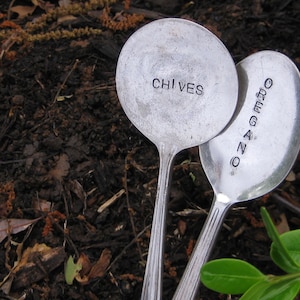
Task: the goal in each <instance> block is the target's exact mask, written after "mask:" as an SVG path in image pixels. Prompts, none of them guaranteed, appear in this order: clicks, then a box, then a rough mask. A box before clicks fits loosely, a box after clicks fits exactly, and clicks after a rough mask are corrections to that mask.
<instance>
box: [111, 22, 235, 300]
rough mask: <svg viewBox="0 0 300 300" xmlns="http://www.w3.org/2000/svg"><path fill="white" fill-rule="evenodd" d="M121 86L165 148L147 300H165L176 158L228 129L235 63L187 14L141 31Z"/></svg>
mask: <svg viewBox="0 0 300 300" xmlns="http://www.w3.org/2000/svg"><path fill="white" fill-rule="evenodd" d="M116 87H117V93H118V97H119V100H120V102H121V105H122V107H123V109H124V111H125V113H126V115H127V116H128V118H129V119H130V120H131V122H132V123H133V124H134V125H135V126H136V127H137V128H138V129H139V130H140V131H141V132H142V133H143V134H144V135H145V136H146V137H148V138H149V139H150V140H151V141H152V142H153V143H154V144H155V145H156V147H157V148H158V152H159V157H160V169H159V175H158V185H157V196H156V203H155V208H154V215H153V222H152V230H151V238H150V245H149V252H148V259H147V265H146V270H145V276H144V285H143V291H142V299H146V300H151V299H161V292H162V271H163V250H164V248H163V245H164V243H163V241H164V233H165V218H166V204H167V198H168V193H169V184H170V180H171V175H170V174H171V168H172V164H173V160H174V157H175V155H176V154H177V153H178V152H180V151H181V150H183V149H186V148H190V147H194V146H196V145H199V144H202V143H204V142H206V141H208V140H210V139H211V138H213V137H214V136H216V135H217V134H218V133H220V132H221V130H223V129H224V127H225V126H226V125H227V123H228V122H229V120H230V118H231V117H232V115H233V113H234V110H235V107H236V103H237V95H238V80H237V73H236V68H235V65H234V62H233V60H232V58H231V56H230V54H229V53H228V51H227V49H226V48H225V46H224V45H223V44H222V43H221V42H220V40H219V39H218V38H217V37H216V36H215V35H213V34H212V33H211V32H209V31H208V30H207V29H205V28H204V27H202V26H200V25H198V24H196V23H194V22H190V21H187V20H183V19H173V18H169V19H161V20H157V21H154V22H151V23H149V24H148V25H145V26H143V27H142V28H141V29H139V30H138V31H136V32H135V33H134V34H133V35H132V36H131V37H130V38H129V39H128V41H127V42H126V43H125V45H124V47H123V48H122V51H121V53H120V57H119V60H118V64H117V70H116Z"/></svg>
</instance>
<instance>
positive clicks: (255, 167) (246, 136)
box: [173, 51, 300, 300]
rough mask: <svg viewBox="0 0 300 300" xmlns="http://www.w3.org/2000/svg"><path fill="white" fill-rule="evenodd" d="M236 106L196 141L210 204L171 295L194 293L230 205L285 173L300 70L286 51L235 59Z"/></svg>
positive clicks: (297, 115) (297, 126)
mask: <svg viewBox="0 0 300 300" xmlns="http://www.w3.org/2000/svg"><path fill="white" fill-rule="evenodd" d="M237 71H238V77H239V87H240V88H239V101H238V109H237V111H236V113H235V117H234V118H233V120H232V122H231V124H229V126H228V128H227V129H226V130H225V131H224V132H223V133H222V134H220V135H219V136H217V137H216V138H214V139H212V140H211V141H209V142H207V143H205V144H203V145H201V146H200V147H199V149H200V158H201V162H202V165H203V168H204V171H205V173H206V175H207V177H208V179H209V181H210V183H211V185H212V187H213V190H214V193H215V197H214V201H213V206H212V208H211V211H210V213H209V215H208V217H207V220H206V223H205V225H204V227H203V229H202V232H201V234H200V236H199V239H198V241H197V244H196V246H195V249H194V251H193V253H192V256H191V259H190V261H189V263H188V266H187V268H186V270H185V273H184V275H183V277H182V279H181V282H180V284H179V286H178V288H177V290H176V293H175V296H174V298H173V299H176V300H179V299H180V300H181V299H193V298H194V297H195V295H196V293H197V289H198V285H199V282H200V275H199V273H200V269H201V267H202V266H203V264H204V263H205V262H206V261H207V260H208V257H209V255H210V252H211V250H212V247H213V244H214V241H215V239H216V237H217V234H218V231H219V229H220V227H221V225H222V222H223V219H224V217H225V214H226V212H227V210H228V209H229V207H230V206H231V205H232V204H234V203H238V202H241V201H246V200H251V199H254V198H257V197H260V196H262V195H264V194H266V193H268V192H270V191H271V190H272V189H274V188H275V187H276V186H277V185H278V184H279V183H281V181H282V180H283V179H284V178H285V177H286V175H287V174H288V172H289V171H290V169H291V167H292V166H293V164H294V161H295V159H296V157H297V155H298V152H299V148H300V75H299V71H298V69H297V67H296V66H295V65H294V64H293V62H292V61H291V60H290V59H289V58H287V57H286V56H285V55H283V54H280V53H277V52H274V51H261V52H258V53H255V54H253V55H250V56H249V57H247V58H246V59H244V60H243V61H242V62H240V63H239V64H238V65H237Z"/></svg>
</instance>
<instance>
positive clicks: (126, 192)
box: [123, 153, 143, 260]
mask: <svg viewBox="0 0 300 300" xmlns="http://www.w3.org/2000/svg"><path fill="white" fill-rule="evenodd" d="M131 155H132V154H131V153H129V154H128V155H127V156H126V158H125V172H124V182H123V185H124V189H125V195H126V202H127V210H128V214H129V219H130V223H131V228H132V231H133V234H134V236H135V240H137V233H136V229H135V225H134V221H133V218H132V214H131V209H130V208H131V206H130V202H129V195H128V186H127V169H128V157H129V156H131ZM137 248H138V251H139V254H140V257H141V260H143V254H142V250H141V247H140V244H139V243H137Z"/></svg>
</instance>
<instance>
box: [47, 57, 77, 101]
mask: <svg viewBox="0 0 300 300" xmlns="http://www.w3.org/2000/svg"><path fill="white" fill-rule="evenodd" d="M78 63H79V59H76V60H75V63H74V65H73V66H72V69H71V70H70V71H69V73H68V74H67V76H66V78H65V80H64V81H63V83H62V84H61V86H60V88H59V89H58V91H57V93H56V94H55V97H54V99H53V103H55V102H56V100H57V98H58V97H59V94H60V92H61V91H62V89H63V88H64V87H65V85H66V82H67V81H68V79H69V77H70V76H71V74H72V73H73V71H74V70H75V69H76V68H77V65H78Z"/></svg>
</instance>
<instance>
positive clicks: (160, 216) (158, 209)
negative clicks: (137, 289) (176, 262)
mask: <svg viewBox="0 0 300 300" xmlns="http://www.w3.org/2000/svg"><path fill="white" fill-rule="evenodd" d="M158 151H159V158H160V167H159V174H158V183H157V194H156V201H155V207H154V213H153V221H152V229H151V237H150V244H149V250H148V258H147V264H146V270H145V276H144V284H143V290H142V296H141V299H142V300H159V299H161V298H162V275H163V262H164V260H163V256H164V236H165V227H166V226H165V223H166V211H167V202H168V201H167V200H168V196H169V190H170V188H169V187H170V182H171V176H172V175H171V169H172V166H173V161H174V157H175V155H176V153H177V152H178V151H177V149H175V148H168V147H167V146H165V145H160V146H159V147H158Z"/></svg>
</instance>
